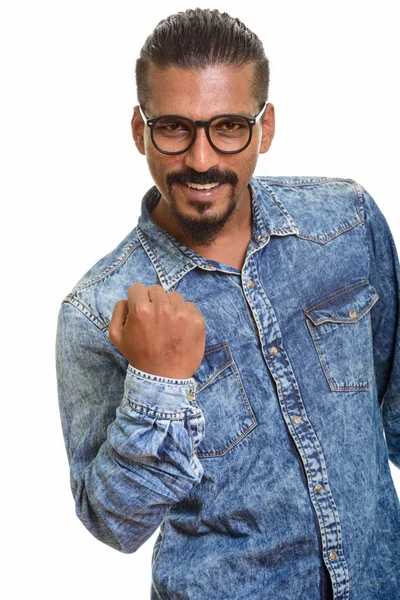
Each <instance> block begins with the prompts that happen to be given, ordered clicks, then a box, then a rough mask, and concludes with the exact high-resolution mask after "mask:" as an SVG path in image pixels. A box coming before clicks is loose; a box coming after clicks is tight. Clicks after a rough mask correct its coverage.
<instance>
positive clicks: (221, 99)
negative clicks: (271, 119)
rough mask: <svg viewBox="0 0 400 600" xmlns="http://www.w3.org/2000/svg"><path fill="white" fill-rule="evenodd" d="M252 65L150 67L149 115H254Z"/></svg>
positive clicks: (202, 116) (203, 116)
mask: <svg viewBox="0 0 400 600" xmlns="http://www.w3.org/2000/svg"><path fill="white" fill-rule="evenodd" d="M253 75H254V65H253V64H247V65H244V66H242V67H240V68H233V67H231V66H225V65H213V66H211V67H205V68H204V69H199V70H197V69H181V68H179V67H175V66H169V67H167V68H165V69H160V68H158V67H155V66H154V65H152V66H151V67H150V73H149V82H148V83H149V90H150V103H149V107H148V109H147V110H148V112H149V113H150V115H149V116H151V117H156V116H159V115H162V114H164V115H165V114H172V113H175V114H183V115H187V116H188V117H191V118H193V119H206V118H210V117H212V116H213V115H216V114H219V113H224V112H231V113H244V114H255V112H257V109H258V105H257V101H256V99H255V97H254V94H253Z"/></svg>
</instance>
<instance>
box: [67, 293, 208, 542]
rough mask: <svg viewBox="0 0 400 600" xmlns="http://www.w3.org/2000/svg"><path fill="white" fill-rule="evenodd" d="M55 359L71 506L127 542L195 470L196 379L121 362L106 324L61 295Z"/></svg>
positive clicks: (158, 516)
mask: <svg viewBox="0 0 400 600" xmlns="http://www.w3.org/2000/svg"><path fill="white" fill-rule="evenodd" d="M56 364H57V382H58V396H59V406H60V415H61V422H62V427H63V433H64V439H65V444H66V448H67V454H68V459H69V463H70V478H71V488H72V493H73V496H74V498H75V506H76V513H77V515H78V517H79V519H80V520H81V521H82V523H83V524H84V525H85V526H86V527H87V529H88V530H89V531H90V532H91V533H92V534H93V535H94V536H95V537H96V538H98V539H99V540H101V541H102V542H104V543H106V544H108V545H109V546H111V547H113V548H115V549H117V550H119V551H121V552H126V553H129V552H135V551H136V550H137V549H138V548H139V547H140V546H141V545H142V544H143V543H144V542H145V541H146V540H147V539H148V538H149V537H150V536H151V535H152V534H153V533H154V531H155V530H156V529H157V527H158V526H159V525H160V523H161V522H162V521H163V519H164V518H165V516H166V515H167V513H168V512H169V511H170V510H171V508H172V506H173V505H174V504H175V503H176V502H179V501H180V500H182V499H183V498H184V497H185V496H187V494H188V493H189V492H190V490H191V489H192V488H193V487H194V486H195V485H197V484H198V483H199V482H200V480H201V477H202V475H203V467H202V465H201V463H200V461H199V459H198V458H197V456H196V453H195V449H196V447H197V445H198V444H199V443H200V441H201V439H202V438H203V436H204V430H205V423H204V416H203V414H202V411H201V410H200V408H199V407H198V406H197V403H196V400H195V391H196V382H195V380H194V379H193V378H190V379H167V378H165V377H159V376H154V375H151V374H148V373H144V372H143V371H139V370H138V369H135V368H133V367H132V366H131V365H128V363H127V361H126V359H125V358H124V357H123V356H122V355H121V354H120V353H119V352H118V351H117V349H116V348H115V347H114V346H113V344H112V343H111V342H110V340H109V339H108V337H107V333H106V330H104V331H103V330H101V329H100V328H99V327H98V326H97V325H95V324H94V323H93V322H92V321H91V320H90V318H89V317H88V316H86V315H85V314H83V313H82V312H81V311H80V310H79V309H78V308H76V307H75V306H73V305H72V304H70V303H69V302H64V303H63V304H62V306H61V310H60V313H59V319H58V328H57V342H56Z"/></svg>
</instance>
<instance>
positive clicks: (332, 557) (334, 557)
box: [329, 552, 337, 560]
mask: <svg viewBox="0 0 400 600" xmlns="http://www.w3.org/2000/svg"><path fill="white" fill-rule="evenodd" d="M329 558H330V559H331V560H336V559H337V554H336V552H330V553H329Z"/></svg>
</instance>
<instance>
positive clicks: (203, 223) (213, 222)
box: [167, 169, 238, 246]
mask: <svg viewBox="0 0 400 600" xmlns="http://www.w3.org/2000/svg"><path fill="white" fill-rule="evenodd" d="M187 182H190V183H199V184H204V183H229V184H231V185H232V189H231V192H230V194H229V202H228V206H227V208H226V209H225V211H224V212H223V214H222V215H219V216H204V213H205V212H206V210H207V208H208V207H209V206H210V203H209V202H197V201H196V200H189V201H188V203H189V204H190V205H191V206H193V207H194V208H195V209H196V211H197V213H198V215H199V218H197V217H189V216H187V215H185V214H183V213H182V212H181V211H180V210H179V208H178V203H177V200H176V194H175V193H174V189H173V184H174V183H181V184H185V183H187ZM237 183H238V177H237V175H236V173H234V172H233V171H219V170H218V169H210V170H209V171H207V172H206V173H198V172H197V171H193V170H192V169H187V170H185V171H176V172H173V173H169V174H168V176H167V185H168V191H169V203H168V204H169V210H170V212H171V215H172V216H173V217H174V219H175V220H176V222H177V223H178V225H179V226H180V228H181V230H182V231H183V232H184V234H185V235H186V236H187V237H188V238H189V239H190V240H191V242H192V243H193V244H196V245H200V246H211V245H212V244H213V243H214V242H215V240H216V238H217V236H218V233H219V232H220V231H221V229H222V228H223V227H224V225H225V224H226V223H227V222H228V221H229V219H230V218H231V217H232V214H233V212H234V211H235V209H236V205H237V202H238V198H237V197H236V195H235V186H236V184H237Z"/></svg>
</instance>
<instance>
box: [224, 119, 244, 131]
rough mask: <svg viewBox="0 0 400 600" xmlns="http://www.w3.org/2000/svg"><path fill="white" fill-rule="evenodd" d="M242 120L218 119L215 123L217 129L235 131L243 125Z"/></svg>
mask: <svg viewBox="0 0 400 600" xmlns="http://www.w3.org/2000/svg"><path fill="white" fill-rule="evenodd" d="M243 126H244V125H243V122H241V121H220V122H219V123H218V124H217V128H218V129H222V130H225V131H237V130H239V129H241V128H242V127H243Z"/></svg>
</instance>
